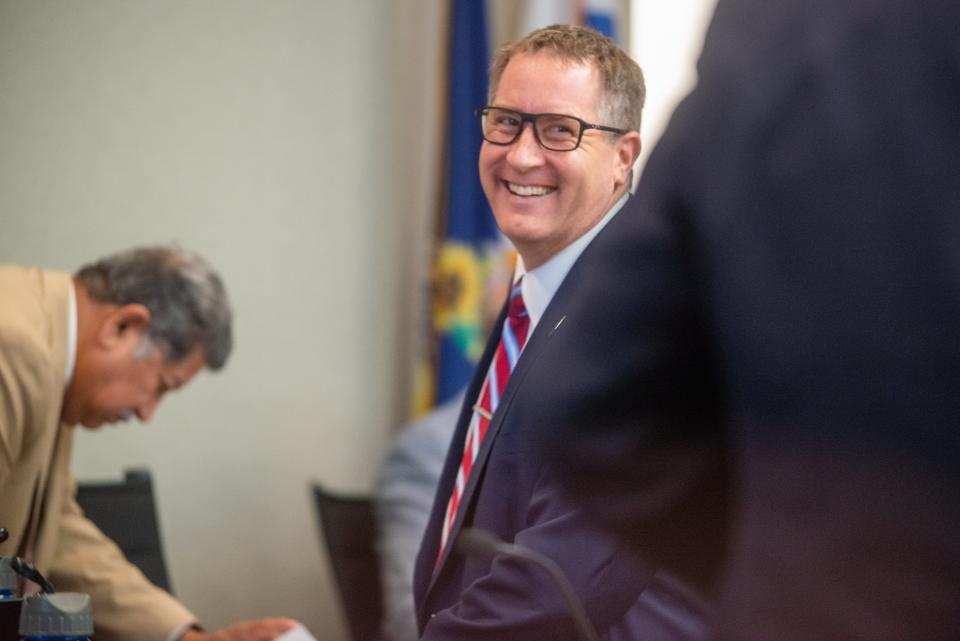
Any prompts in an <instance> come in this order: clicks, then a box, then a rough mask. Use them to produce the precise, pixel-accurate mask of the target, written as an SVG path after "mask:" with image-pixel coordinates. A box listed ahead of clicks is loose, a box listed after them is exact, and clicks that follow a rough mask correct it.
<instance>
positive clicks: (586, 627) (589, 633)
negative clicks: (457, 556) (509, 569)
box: [456, 528, 600, 641]
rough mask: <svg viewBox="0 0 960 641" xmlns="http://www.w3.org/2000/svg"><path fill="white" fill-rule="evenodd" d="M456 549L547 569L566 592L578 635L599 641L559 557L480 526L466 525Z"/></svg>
mask: <svg viewBox="0 0 960 641" xmlns="http://www.w3.org/2000/svg"><path fill="white" fill-rule="evenodd" d="M456 550H457V551H458V552H460V553H461V554H467V555H476V556H487V557H494V556H496V555H498V554H502V555H504V556H508V557H510V558H513V559H522V560H524V561H528V562H530V563H534V564H536V565H538V566H540V567H541V568H542V569H544V570H546V571H547V574H548V575H549V576H550V580H551V581H552V582H553V584H554V585H555V586H556V587H557V589H558V590H559V591H560V594H561V595H563V599H564V601H566V602H567V609H568V610H569V611H570V614H571V615H572V616H573V621H574V623H575V624H576V626H577V632H578V635H579V637H580V638H581V639H582V640H583V641H600V637H599V636H598V635H597V630H596V628H594V627H593V624H592V623H591V622H590V619H589V618H587V612H586V610H584V608H583V604H582V603H581V602H580V599H579V598H577V594H576V592H574V591H573V586H572V585H570V580H569V579H567V577H566V576H565V575H564V574H563V570H561V569H560V566H559V565H557V563H556V561H554V560H553V559H551V558H550V557H548V556H545V555H543V554H541V553H540V552H537V551H536V550H533V549H530V548H528V547H526V546H523V545H517V544H516V543H506V542H504V541H501V540H500V539H498V538H497V537H496V536H494V535H493V534H491V533H490V532H487V531H486V530H480V529H477V528H463V530H461V531H460V535H459V536H458V537H457V543H456Z"/></svg>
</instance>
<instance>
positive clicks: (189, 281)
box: [76, 247, 233, 370]
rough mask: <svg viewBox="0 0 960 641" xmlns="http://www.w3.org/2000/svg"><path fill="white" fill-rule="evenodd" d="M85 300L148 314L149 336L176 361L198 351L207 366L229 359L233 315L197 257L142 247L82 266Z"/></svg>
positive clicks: (218, 285) (214, 278)
mask: <svg viewBox="0 0 960 641" xmlns="http://www.w3.org/2000/svg"><path fill="white" fill-rule="evenodd" d="M76 278H77V280H79V281H80V283H81V284H82V285H83V287H84V289H85V290H86V291H87V293H88V294H89V296H90V297H91V298H92V299H93V300H95V301H97V302H99V303H108V304H113V305H128V304H131V303H137V304H140V305H144V306H146V307H147V309H149V310H150V316H151V319H150V328H149V330H148V331H147V338H148V339H149V340H150V342H151V343H152V344H153V345H155V346H156V347H158V348H159V349H161V350H162V351H163V352H164V353H165V355H166V357H167V358H169V359H171V360H173V361H175V362H179V361H181V360H183V359H184V358H186V357H187V356H188V355H190V354H191V353H192V352H193V350H194V349H196V348H197V347H201V348H202V349H203V353H204V358H205V360H206V364H207V367H209V368H210V369H212V370H218V369H220V368H221V367H223V365H224V363H226V361H227V357H228V356H229V355H230V349H231V347H232V346H233V338H232V333H231V329H230V322H231V317H232V312H231V311H230V303H229V301H228V300H227V292H226V289H224V286H223V282H222V281H221V280H220V277H219V276H217V274H216V272H214V271H213V269H212V268H211V267H210V265H209V264H208V263H207V262H206V261H205V260H204V259H203V258H202V257H200V256H199V255H198V254H195V253H193V252H189V251H186V250H183V249H180V248H177V247H141V248H137V249H131V250H129V251H125V252H121V253H119V254H114V255H112V256H107V257H105V258H101V259H100V260H98V261H97V262H95V263H91V264H89V265H84V266H83V267H81V268H80V270H79V271H78V272H77V274H76Z"/></svg>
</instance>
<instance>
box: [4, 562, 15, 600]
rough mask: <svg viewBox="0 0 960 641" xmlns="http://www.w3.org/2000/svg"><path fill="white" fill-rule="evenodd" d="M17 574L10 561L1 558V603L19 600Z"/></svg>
mask: <svg viewBox="0 0 960 641" xmlns="http://www.w3.org/2000/svg"><path fill="white" fill-rule="evenodd" d="M16 591H17V573H16V572H14V571H13V568H12V567H10V559H8V558H7V557H5V556H0V601H8V600H10V599H15V598H17V594H16Z"/></svg>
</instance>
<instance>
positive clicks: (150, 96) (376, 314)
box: [0, 0, 441, 639]
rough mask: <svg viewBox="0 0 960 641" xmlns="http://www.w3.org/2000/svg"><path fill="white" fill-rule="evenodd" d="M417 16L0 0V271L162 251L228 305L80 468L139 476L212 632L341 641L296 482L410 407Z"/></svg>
mask: <svg viewBox="0 0 960 641" xmlns="http://www.w3.org/2000/svg"><path fill="white" fill-rule="evenodd" d="M437 4H438V3H431V2H426V1H420V0H405V2H403V3H382V2H376V1H374V0H352V1H351V2H348V3H345V2H332V1H330V2H319V1H314V2H307V1H298V0H270V1H269V2H263V1H260V0H205V1H203V2H195V1H193V0H165V1H164V2H155V1H152V0H97V1H95V2H93V1H91V2H68V1H66V0H62V1H61V0H0V88H2V89H0V261H2V262H18V263H23V264H36V265H44V266H49V267H54V268H61V269H67V270H74V269H75V268H76V267H78V266H79V265H80V264H81V263H82V262H84V261H86V260H88V259H91V258H94V257H97V256H99V255H102V254H105V253H109V252H112V251H114V250H117V249H121V248H125V247H128V246H132V245H136V244H142V243H156V242H177V243H180V244H182V245H183V246H186V247H190V248H193V249H197V250H199V251H200V252H202V253H203V254H205V255H206V256H207V257H208V258H209V259H210V260H211V261H212V262H213V263H214V264H215V265H216V266H217V267H218V268H219V269H220V271H221V272H222V274H223V276H224V277H225V279H226V281H227V285H228V288H229V291H230V294H231V296H232V298H233V303H234V307H235V310H236V338H237V340H236V343H237V349H236V352H235V353H234V355H233V357H232V359H231V361H230V363H229V364H228V366H227V368H226V370H225V371H223V372H222V373H219V374H216V375H207V374H204V375H201V376H200V377H198V380H197V382H196V383H195V384H193V385H192V386H190V387H189V388H187V389H185V390H184V391H181V392H178V393H176V394H174V395H172V396H171V397H170V398H169V399H168V400H167V401H165V403H164V404H163V405H162V406H161V408H160V411H159V412H158V414H157V416H156V418H155V419H154V421H153V422H152V423H151V424H150V425H149V426H147V427H142V426H137V425H128V426H123V427H119V428H116V429H113V428H109V429H104V430H102V432H101V433H97V434H88V433H83V434H81V435H80V438H78V443H77V453H76V459H75V470H76V472H77V475H78V476H79V477H84V478H91V477H96V478H101V477H116V476H118V475H119V474H120V470H121V469H122V468H123V467H126V466H130V465H147V466H148V467H150V468H151V469H152V470H153V473H154V476H155V482H156V485H157V491H158V494H159V500H160V517H161V519H162V525H163V529H164V537H165V543H166V549H167V553H168V557H169V565H170V570H171V572H172V579H173V582H174V586H175V588H176V590H177V593H178V595H179V596H180V597H181V598H182V599H183V600H184V601H185V602H186V603H187V604H189V605H190V606H191V607H193V608H194V609H195V611H196V612H197V613H198V614H199V615H200V616H201V618H202V619H203V621H204V622H205V623H207V624H208V625H210V626H219V625H222V624H225V623H228V622H230V621H233V620H236V619H241V618H251V617H258V616H262V615H269V614H284V615H290V616H294V617H297V618H300V619H302V620H303V621H304V622H306V623H307V624H308V625H309V626H310V627H311V628H312V629H313V630H314V631H315V633H316V634H317V636H318V637H320V638H323V639H338V638H345V637H344V634H343V629H342V627H341V624H340V622H339V618H338V614H337V606H336V605H335V602H334V600H333V598H332V596H331V594H332V593H331V581H330V579H329V578H328V575H327V566H326V560H325V557H323V556H322V555H321V548H320V539H319V537H318V533H317V527H316V520H315V518H314V513H313V506H312V504H311V503H310V500H309V496H308V493H307V484H308V482H309V481H310V480H312V479H321V480H323V481H324V482H325V483H327V484H329V485H331V486H333V487H335V488H337V489H341V490H367V489H369V488H370V486H371V484H372V479H373V475H374V473H375V468H376V464H377V462H378V461H379V458H380V456H381V454H382V451H383V449H384V447H385V446H386V443H387V441H388V438H389V432H390V429H391V428H392V426H393V425H394V424H395V423H397V422H399V421H400V420H401V419H402V418H403V417H404V416H405V415H406V412H407V399H408V398H409V390H408V381H407V378H408V377H407V373H408V371H409V369H408V364H407V356H408V351H409V348H408V343H409V341H408V339H407V337H408V336H409V335H410V332H411V324H412V323H413V320H414V316H415V313H414V310H413V307H412V304H411V302H410V300H411V298H412V297H413V296H414V295H415V294H416V293H417V288H418V285H417V277H418V275H419V274H418V270H419V269H420V267H419V266H418V265H419V263H420V262H421V260H422V256H423V255H424V254H425V252H426V251H427V249H426V248H425V243H426V236H427V234H426V233H425V229H426V228H427V226H428V224H429V215H430V212H431V209H432V204H433V202H432V201H433V193H432V189H433V187H432V183H431V181H432V175H433V172H434V167H433V164H432V163H434V162H435V161H434V156H435V151H436V148H437V141H436V135H435V134H434V133H433V130H432V129H431V127H430V123H431V122H432V120H431V119H433V118H435V117H436V110H437V107H438V100H437V98H436V96H435V94H436V91H437V89H436V77H434V75H435V74H434V70H433V68H434V67H436V72H437V73H439V69H440V67H439V64H440V61H439V59H438V48H439V46H440V44H441V43H440V42H439V40H440V33H439V24H440V23H439V20H440V17H439V15H438V14H437V8H436V6H435V5H437Z"/></svg>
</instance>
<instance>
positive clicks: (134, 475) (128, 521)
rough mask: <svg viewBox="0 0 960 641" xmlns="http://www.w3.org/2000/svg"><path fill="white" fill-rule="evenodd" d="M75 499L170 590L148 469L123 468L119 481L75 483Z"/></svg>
mask: <svg viewBox="0 0 960 641" xmlns="http://www.w3.org/2000/svg"><path fill="white" fill-rule="evenodd" d="M77 502H78V503H79V504H80V507H81V508H82V509H83V511H84V513H85V514H86V515H87V518H89V519H90V520H91V521H93V522H94V523H95V524H96V525H97V527H99V528H100V530H101V531H102V532H103V533H104V534H106V535H107V536H108V537H110V538H111V539H113V541H114V542H115V543H116V544H117V545H118V546H119V547H120V549H121V550H122V551H123V553H124V555H125V556H126V557H127V559H128V560H129V561H130V562H131V563H133V564H134V565H136V566H137V567H138V568H140V571H141V572H143V573H144V574H145V575H146V577H147V578H148V579H150V581H151V582H152V583H153V584H154V585H156V586H158V587H161V588H163V589H164V590H166V591H167V592H170V593H172V592H173V589H172V586H171V585H170V578H169V576H168V575H167V564H166V562H165V561H164V556H163V544H162V543H161V541H160V524H159V522H158V521H157V511H156V504H155V503H154V499H153V481H152V480H151V478H150V471H149V470H145V469H133V470H126V474H125V477H124V480H123V482H121V483H100V482H96V483H91V482H86V483H78V484H77Z"/></svg>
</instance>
